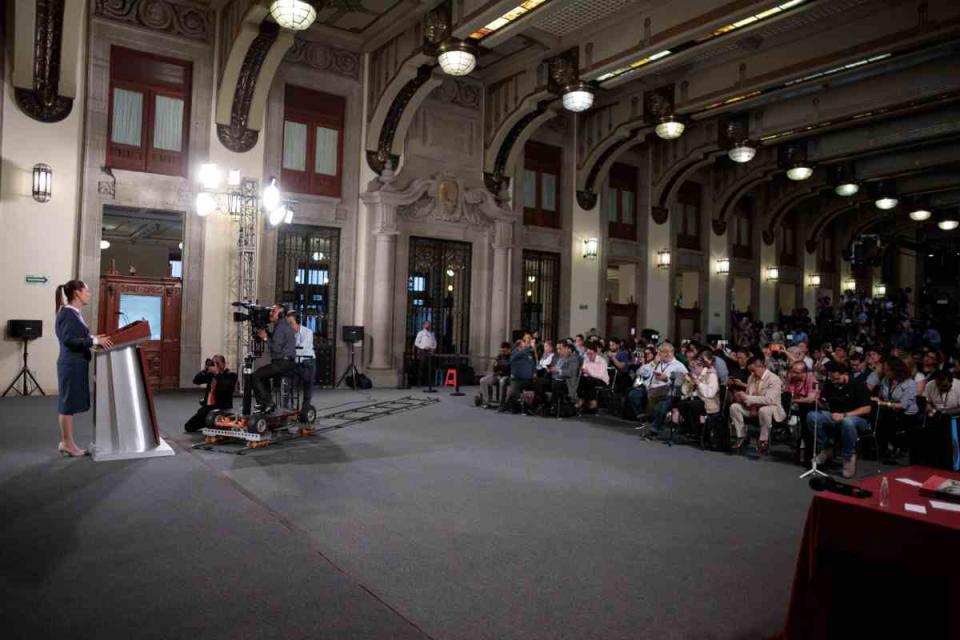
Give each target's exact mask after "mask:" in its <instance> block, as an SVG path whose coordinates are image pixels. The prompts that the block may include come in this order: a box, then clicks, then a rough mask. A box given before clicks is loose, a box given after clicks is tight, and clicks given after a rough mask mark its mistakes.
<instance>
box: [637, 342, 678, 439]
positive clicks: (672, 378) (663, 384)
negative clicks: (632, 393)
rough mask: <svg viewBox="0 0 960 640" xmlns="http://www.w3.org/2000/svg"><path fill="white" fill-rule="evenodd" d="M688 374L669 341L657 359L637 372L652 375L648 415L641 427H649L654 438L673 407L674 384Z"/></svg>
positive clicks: (661, 347) (665, 343)
mask: <svg viewBox="0 0 960 640" xmlns="http://www.w3.org/2000/svg"><path fill="white" fill-rule="evenodd" d="M686 374H687V368H686V367H685V366H683V363H682V362H680V361H679V360H677V359H676V357H674V350H673V345H672V344H670V343H669V342H664V343H663V344H661V345H660V348H659V349H657V357H656V359H655V360H654V361H653V362H651V363H650V364H647V365H644V366H643V367H641V368H640V371H638V373H637V375H649V376H650V384H649V386H648V388H647V409H646V416H645V420H642V422H643V424H641V425H640V426H639V427H638V428H639V429H643V428H646V429H648V430H649V431H648V434H649V435H650V436H651V437H654V438H655V437H657V436H658V435H659V434H660V431H661V430H662V429H663V421H664V420H665V419H666V416H667V414H668V413H669V412H670V409H672V408H673V387H674V384H677V385H679V384H680V383H681V382H682V378H683V376H685V375H686Z"/></svg>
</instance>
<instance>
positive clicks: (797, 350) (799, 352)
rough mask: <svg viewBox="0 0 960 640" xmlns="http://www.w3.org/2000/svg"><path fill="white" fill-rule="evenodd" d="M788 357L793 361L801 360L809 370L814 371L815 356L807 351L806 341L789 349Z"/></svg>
mask: <svg viewBox="0 0 960 640" xmlns="http://www.w3.org/2000/svg"><path fill="white" fill-rule="evenodd" d="M787 358H788V359H789V360H790V361H791V362H794V361H796V360H800V361H801V362H803V364H805V365H806V366H807V371H813V358H811V357H810V355H809V354H808V353H807V343H806V342H801V343H799V344H796V345H794V346H792V347H790V348H789V349H787Z"/></svg>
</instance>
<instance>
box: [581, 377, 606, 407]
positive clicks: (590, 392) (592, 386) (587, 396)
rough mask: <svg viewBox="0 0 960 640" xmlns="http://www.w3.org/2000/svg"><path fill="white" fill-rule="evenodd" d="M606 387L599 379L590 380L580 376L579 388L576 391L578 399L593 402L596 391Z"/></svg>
mask: <svg viewBox="0 0 960 640" xmlns="http://www.w3.org/2000/svg"><path fill="white" fill-rule="evenodd" d="M606 386H607V385H606V383H604V381H603V380H601V379H600V378H591V377H590V376H580V386H579V388H578V389H577V391H578V392H579V393H580V397H581V398H583V399H584V400H586V401H587V402H593V401H594V400H596V399H597V390H599V389H603V388H605V387H606Z"/></svg>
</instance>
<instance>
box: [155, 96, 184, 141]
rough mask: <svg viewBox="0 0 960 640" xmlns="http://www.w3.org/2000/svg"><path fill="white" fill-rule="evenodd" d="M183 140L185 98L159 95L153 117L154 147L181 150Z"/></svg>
mask: <svg viewBox="0 0 960 640" xmlns="http://www.w3.org/2000/svg"><path fill="white" fill-rule="evenodd" d="M182 142H183V100H181V99H180V98H168V97H167V96H157V102H156V113H155V114H154V117H153V148H154V149H163V150H164V151H180V150H181V143H182Z"/></svg>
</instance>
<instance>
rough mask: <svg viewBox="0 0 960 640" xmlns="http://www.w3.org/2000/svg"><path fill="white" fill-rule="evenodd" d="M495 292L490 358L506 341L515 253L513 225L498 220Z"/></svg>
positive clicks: (496, 225) (491, 309) (495, 239)
mask: <svg viewBox="0 0 960 640" xmlns="http://www.w3.org/2000/svg"><path fill="white" fill-rule="evenodd" d="M492 245H493V290H492V292H491V294H492V295H491V298H490V356H494V355H496V353H497V350H498V349H499V348H500V343H501V342H503V341H504V340H506V339H507V338H508V337H509V336H508V335H507V334H508V332H509V330H510V328H509V323H508V320H507V313H508V310H509V308H510V306H509V304H508V303H509V295H510V258H511V254H512V252H513V223H512V222H509V221H506V220H497V221H496V222H495V224H494V228H493V242H492Z"/></svg>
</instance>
